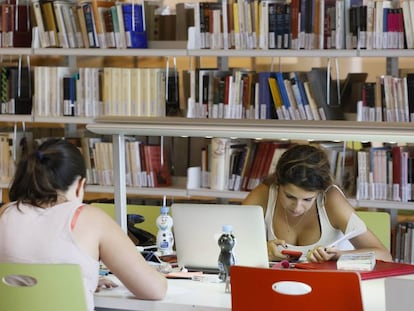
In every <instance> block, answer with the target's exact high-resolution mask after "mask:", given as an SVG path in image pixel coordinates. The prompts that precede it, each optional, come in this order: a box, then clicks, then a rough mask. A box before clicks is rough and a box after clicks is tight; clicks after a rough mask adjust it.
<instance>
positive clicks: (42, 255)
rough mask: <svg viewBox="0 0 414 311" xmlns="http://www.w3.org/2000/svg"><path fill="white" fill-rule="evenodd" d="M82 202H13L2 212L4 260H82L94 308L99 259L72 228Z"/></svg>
mask: <svg viewBox="0 0 414 311" xmlns="http://www.w3.org/2000/svg"><path fill="white" fill-rule="evenodd" d="M78 207H79V203H78V202H65V203H62V204H58V205H55V206H53V207H51V208H45V209H44V208H39V207H33V206H31V205H27V204H20V205H19V209H17V207H16V204H15V203H14V202H13V203H11V204H10V205H9V206H8V207H7V209H6V210H5V211H4V213H3V214H2V215H1V216H0V262H16V263H70V264H79V265H80V267H81V270H82V274H83V281H84V287H85V295H86V301H87V304H88V310H94V301H93V294H94V292H95V290H96V287H97V285H98V279H99V261H97V260H95V259H94V258H92V257H91V256H89V254H87V253H85V252H84V251H83V250H81V249H80V248H79V246H78V244H77V243H76V241H75V239H74V237H73V234H72V230H71V228H70V226H71V222H72V218H73V215H74V213H75V211H76V209H77V208H78Z"/></svg>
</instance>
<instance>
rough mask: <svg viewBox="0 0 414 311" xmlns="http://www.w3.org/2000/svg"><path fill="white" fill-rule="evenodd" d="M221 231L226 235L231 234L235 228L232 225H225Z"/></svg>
mask: <svg viewBox="0 0 414 311" xmlns="http://www.w3.org/2000/svg"><path fill="white" fill-rule="evenodd" d="M221 230H222V231H223V232H224V233H231V232H232V231H233V227H232V226H231V225H223V227H221Z"/></svg>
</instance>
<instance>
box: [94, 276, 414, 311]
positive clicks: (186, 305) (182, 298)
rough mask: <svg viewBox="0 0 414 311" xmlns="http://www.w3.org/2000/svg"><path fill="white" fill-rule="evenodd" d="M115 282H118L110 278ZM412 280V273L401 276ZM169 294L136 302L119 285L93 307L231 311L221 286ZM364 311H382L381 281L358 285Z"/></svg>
mask: <svg viewBox="0 0 414 311" xmlns="http://www.w3.org/2000/svg"><path fill="white" fill-rule="evenodd" d="M111 277H112V278H113V280H114V282H116V283H118V284H120V282H119V281H118V280H117V279H116V278H115V277H113V276H111ZM399 278H408V279H412V280H414V274H411V275H405V276H400V277H399ZM168 285H169V288H168V293H167V296H166V298H165V299H164V300H162V301H146V300H139V299H136V298H134V297H133V295H132V294H131V293H130V292H129V291H128V290H127V289H126V288H125V287H124V286H123V285H122V284H121V285H120V287H118V288H113V289H102V290H101V291H100V292H99V293H96V294H95V306H96V307H98V308H99V307H101V308H108V309H113V310H154V311H155V310H157V311H158V310H160V311H162V310H169V311H174V310H177V311H178V310H179V311H186V310H192V311H194V310H203V311H210V310H211V311H213V310H215V311H217V310H227V311H228V310H231V296H230V294H228V293H225V292H224V284H223V283H209V282H200V281H192V280H175V279H174V280H168ZM361 291H362V299H363V303H364V311H385V290H384V279H383V278H381V279H373V280H366V281H362V282H361Z"/></svg>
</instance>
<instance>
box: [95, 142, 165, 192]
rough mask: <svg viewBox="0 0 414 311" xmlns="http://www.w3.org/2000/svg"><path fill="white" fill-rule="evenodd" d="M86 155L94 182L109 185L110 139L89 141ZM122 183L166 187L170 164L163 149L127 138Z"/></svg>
mask: <svg viewBox="0 0 414 311" xmlns="http://www.w3.org/2000/svg"><path fill="white" fill-rule="evenodd" d="M89 150H90V151H89V155H91V154H92V158H93V163H92V162H90V165H89V167H90V168H91V172H92V175H93V176H94V178H95V177H96V179H95V180H91V181H90V183H92V182H93V183H96V184H99V185H104V186H112V185H113V154H112V152H113V151H112V142H105V141H97V140H96V139H92V141H91V142H89ZM125 151H126V155H125V156H126V159H125V163H126V185H127V186H131V187H166V186H171V175H170V169H169V168H170V164H169V160H168V158H167V153H166V150H165V149H163V148H162V147H161V145H158V144H148V143H144V142H142V141H137V140H133V139H131V140H130V141H127V143H126V150H125Z"/></svg>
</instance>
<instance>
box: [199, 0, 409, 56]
mask: <svg viewBox="0 0 414 311" xmlns="http://www.w3.org/2000/svg"><path fill="white" fill-rule="evenodd" d="M413 9H414V4H413V3H412V0H403V1H400V2H398V1H388V0H384V1H375V0H366V1H362V0H354V1H346V0H291V1H286V0H249V1H244V0H226V1H220V2H213V3H211V2H200V3H198V4H196V5H195V6H194V14H195V17H194V24H195V25H194V29H195V37H196V38H200V39H199V40H197V39H195V42H196V44H195V47H196V48H207V49H209V48H210V49H221V48H223V49H229V48H235V49H356V48H358V49H388V48H405V47H406V48H413V34H412V33H413V26H412V25H413V14H412V13H411V10H413Z"/></svg>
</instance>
